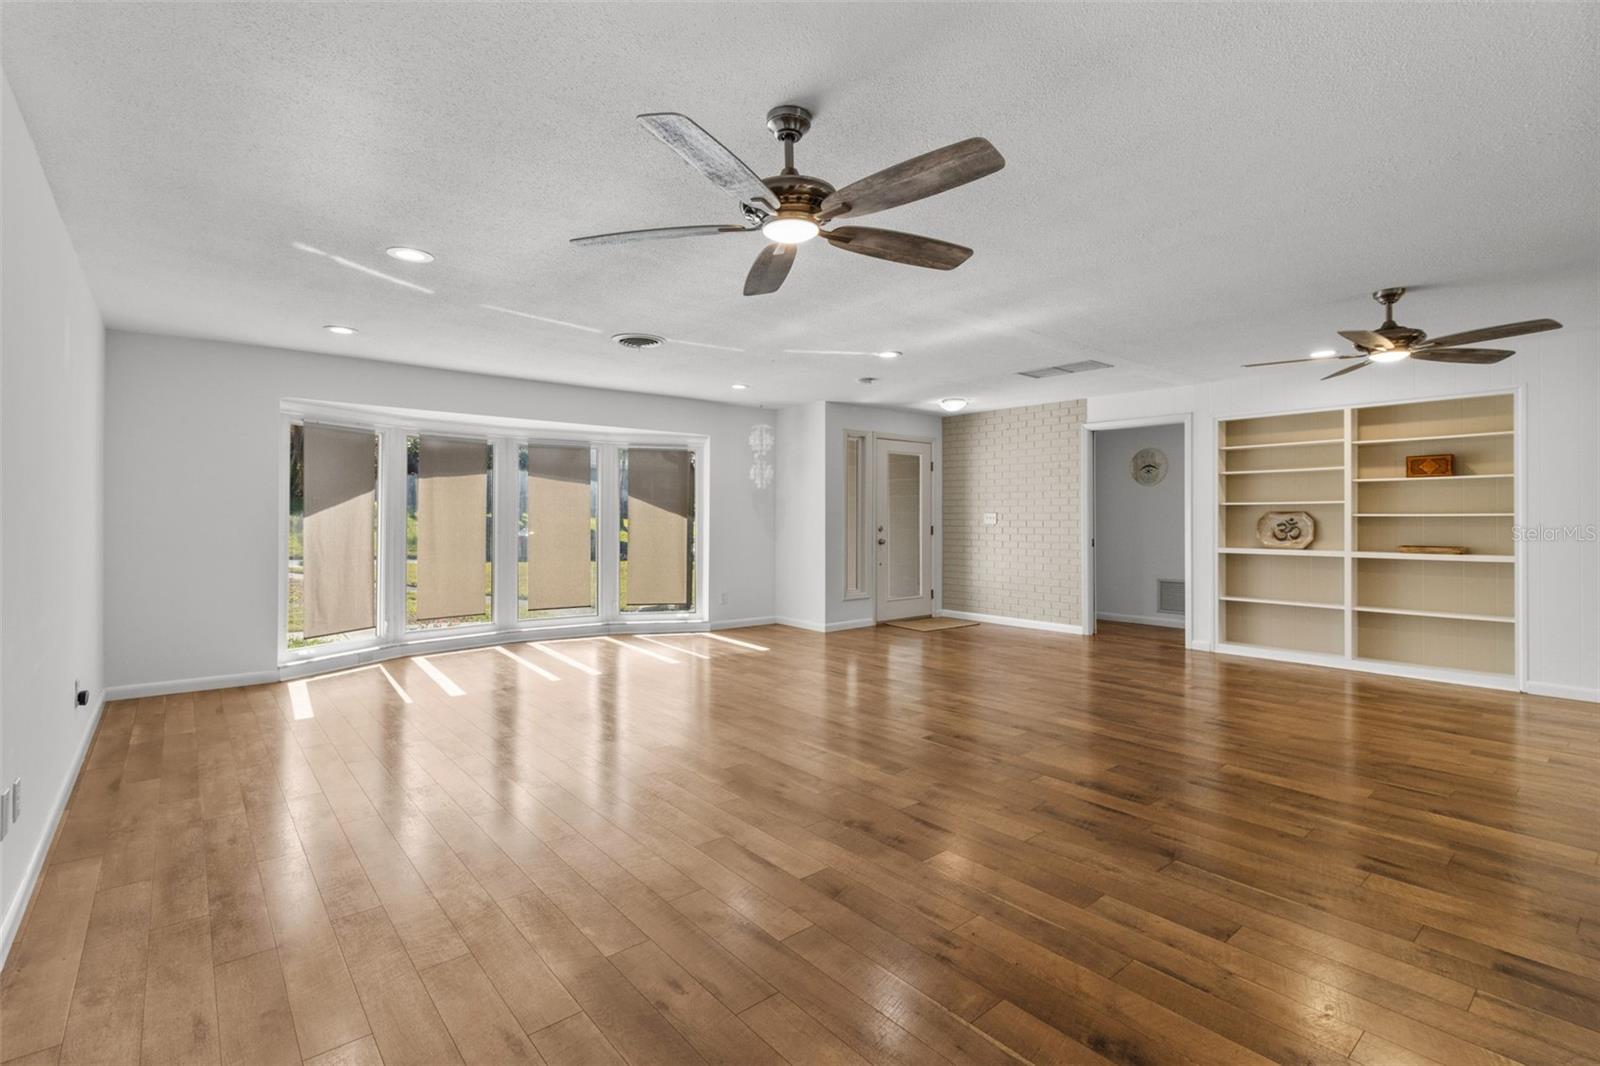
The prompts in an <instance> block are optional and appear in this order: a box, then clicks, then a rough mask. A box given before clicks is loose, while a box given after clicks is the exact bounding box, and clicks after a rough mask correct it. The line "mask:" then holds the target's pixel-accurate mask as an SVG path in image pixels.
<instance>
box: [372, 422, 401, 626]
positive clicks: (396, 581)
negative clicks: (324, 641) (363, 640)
mask: <svg viewBox="0 0 1600 1066" xmlns="http://www.w3.org/2000/svg"><path fill="white" fill-rule="evenodd" d="M378 483H379V489H378V642H379V643H381V644H384V643H389V642H390V641H394V640H398V639H399V638H400V637H402V636H404V635H405V631H406V434H405V431H404V430H399V429H384V430H381V431H380V432H379V437H378Z"/></svg>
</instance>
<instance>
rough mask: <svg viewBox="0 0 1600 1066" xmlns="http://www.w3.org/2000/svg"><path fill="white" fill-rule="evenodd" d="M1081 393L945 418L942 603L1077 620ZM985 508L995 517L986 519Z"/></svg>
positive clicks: (1083, 406)
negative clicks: (1063, 399)
mask: <svg viewBox="0 0 1600 1066" xmlns="http://www.w3.org/2000/svg"><path fill="white" fill-rule="evenodd" d="M1087 406H1088V405H1087V404H1086V403H1085V401H1083V400H1068V401H1066V402H1064V403H1051V404H1041V405H1038V406H1035V407H1013V408H1011V409H1009V410H1005V411H981V412H978V413H976V414H970V415H954V416H951V417H948V418H946V419H945V420H944V454H943V459H944V481H943V491H944V575H943V584H942V586H941V598H942V601H943V606H944V608H945V609H946V610H951V611H972V612H974V613H978V614H996V615H1004V616H1006V617H1009V618H1025V619H1029V620H1031V621H1038V622H1064V623H1067V624H1069V625H1081V624H1082V622H1083V618H1082V589H1081V585H1082V581H1081V569H1082V567H1081V553H1082V550H1083V547H1082V539H1081V538H1082V532H1083V522H1082V516H1083V507H1082V500H1081V496H1080V491H1081V489H1080V486H1079V476H1078V475H1079V468H1078V437H1079V427H1080V426H1081V425H1082V423H1083V421H1084V417H1085V413H1086V410H1087ZM985 511H993V512H995V513H996V514H998V515H999V521H998V522H997V523H996V524H995V525H992V526H986V525H984V524H983V515H984V512H985Z"/></svg>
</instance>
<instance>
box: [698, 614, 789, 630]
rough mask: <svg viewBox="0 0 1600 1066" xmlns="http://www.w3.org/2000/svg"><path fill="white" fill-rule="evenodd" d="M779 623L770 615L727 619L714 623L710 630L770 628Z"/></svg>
mask: <svg viewBox="0 0 1600 1066" xmlns="http://www.w3.org/2000/svg"><path fill="white" fill-rule="evenodd" d="M777 621H778V619H777V618H776V617H775V616H773V615H770V614H769V615H766V616H765V617H763V618H727V619H723V620H721V621H717V622H712V623H711V626H710V628H711V629H712V630H713V631H714V630H718V629H745V628H748V627H750V626H770V625H773V624H774V623H776V622H777Z"/></svg>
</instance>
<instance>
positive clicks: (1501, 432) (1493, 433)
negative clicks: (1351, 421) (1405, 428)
mask: <svg viewBox="0 0 1600 1066" xmlns="http://www.w3.org/2000/svg"><path fill="white" fill-rule="evenodd" d="M1511 433H1512V431H1511V430H1509V429H1496V430H1490V431H1488V432H1485V433H1435V434H1433V435H1432V436H1428V437H1386V438H1380V439H1377V440H1358V441H1353V442H1352V443H1353V444H1355V445H1356V446H1357V447H1360V446H1362V445H1364V444H1411V443H1414V442H1416V441H1424V440H1476V439H1477V438H1479V437H1509V436H1511Z"/></svg>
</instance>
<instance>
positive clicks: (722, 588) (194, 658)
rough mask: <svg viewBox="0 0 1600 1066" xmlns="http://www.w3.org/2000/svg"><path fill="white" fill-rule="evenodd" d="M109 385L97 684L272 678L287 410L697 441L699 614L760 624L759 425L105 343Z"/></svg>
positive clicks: (385, 372) (260, 351)
mask: <svg viewBox="0 0 1600 1066" xmlns="http://www.w3.org/2000/svg"><path fill="white" fill-rule="evenodd" d="M106 375H107V377H106V394H107V404H106V408H107V411H106V442H107V447H106V492H105V501H106V502H105V506H106V514H107V517H108V529H107V550H106V574H107V582H106V679H107V683H108V684H110V685H112V686H124V685H136V684H150V683H164V682H165V683H171V682H183V681H193V680H197V679H205V678H214V677H234V676H239V675H252V674H260V673H261V672H263V671H272V670H274V669H276V667H277V649H278V644H279V634H278V632H277V625H278V604H277V596H278V571H279V569H280V568H281V567H282V566H283V565H284V564H283V560H281V559H279V558H278V521H279V513H280V512H279V506H280V503H279V500H278V491H279V489H278V484H279V482H278V471H279V466H280V464H281V462H282V457H281V456H280V454H279V447H280V443H281V436H280V433H279V403H280V401H281V400H283V399H285V398H294V399H301V400H317V401H324V402H338V403H360V404H368V405H374V406H386V407H400V408H410V409H415V410H426V411H437V412H448V413H454V414H472V415H479V416H489V417H505V418H519V419H530V420H549V421H557V422H567V423H578V424H584V425H597V426H616V427H625V428H628V429H636V430H656V431H661V432H674V433H685V434H696V435H704V436H706V437H708V438H709V440H710V445H709V449H708V458H707V463H708V467H709V469H708V472H707V476H708V478H709V481H710V490H709V494H708V495H709V499H707V500H706V501H704V505H703V509H702V516H701V520H702V528H703V529H704V530H705V540H706V554H707V560H708V562H709V566H710V590H709V592H710V595H709V603H708V605H707V612H708V615H709V618H710V620H711V622H712V623H713V624H727V623H731V622H739V621H750V622H765V621H771V619H772V616H773V587H772V575H773V565H772V560H773V546H774V536H775V527H774V514H773V501H774V492H773V489H772V488H770V487H769V488H764V489H757V488H756V487H755V486H754V484H753V483H752V482H751V479H750V476H749V475H750V460H751V455H750V447H749V436H750V429H751V427H752V426H754V425H757V424H759V423H763V422H764V423H767V424H771V423H772V421H773V419H772V412H770V411H766V410H762V409H760V408H754V407H742V406H735V405H732V404H719V403H707V402H704V401H699V400H683V399H670V398H665V397H658V396H647V395H644V394H640V393H625V392H610V391H605V390H600V389H584V388H577V387H574V386H566V385H549V384H544V383H541V382H534V381H525V380H515V379H508V378H495V377H487V376H481V375H476V374H465V373H456V372H452V371H443V370H430V369H426V368H422V367H411V366H403V365H400V364H393V363H380V362H371V361H364V360H357V359H344V358H340V357H336V356H326V355H315V354H312V353H309V352H298V351H289V350H285V349H276V348H259V347H255V346H252V345H243V344H232V343H227V342H223V341H212V340H197V339H190V338H179V337H167V336H159V335H154V334H143V333H124V332H120V331H116V330H113V331H110V332H108V333H107V339H106ZM190 574H192V575H195V576H194V577H186V575H190ZM723 596H726V597H727V603H725V604H724V603H722V602H721V600H722V597H723Z"/></svg>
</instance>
